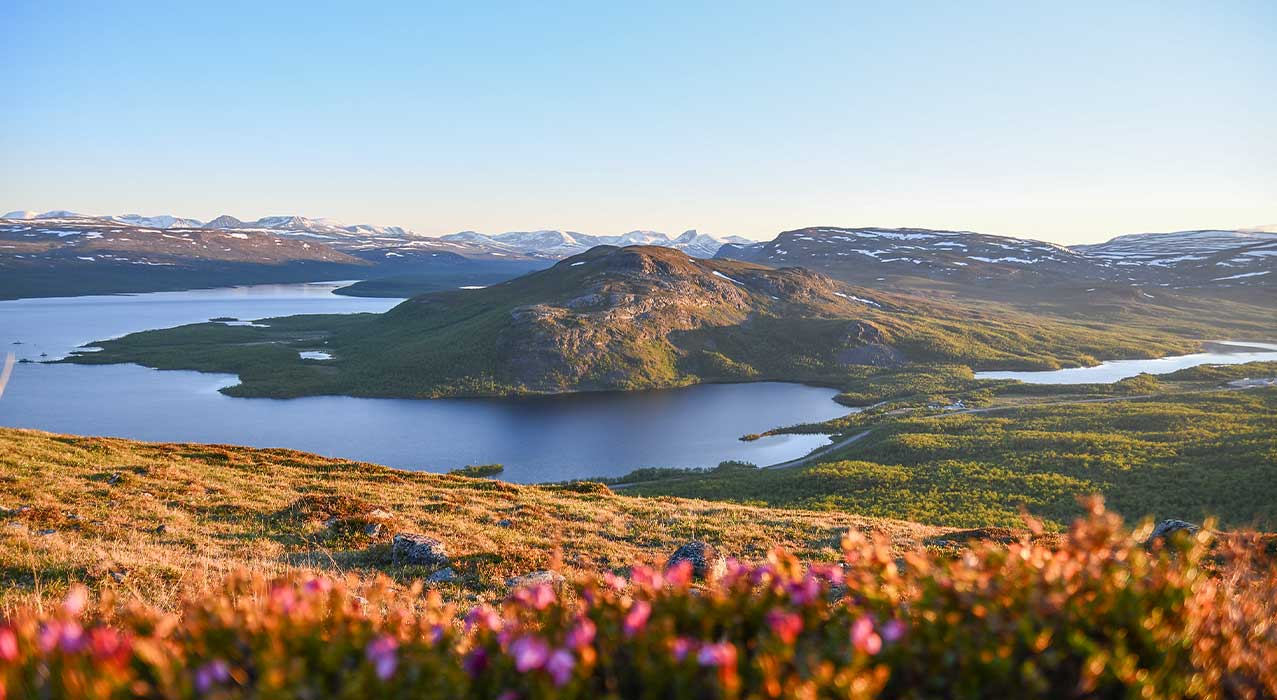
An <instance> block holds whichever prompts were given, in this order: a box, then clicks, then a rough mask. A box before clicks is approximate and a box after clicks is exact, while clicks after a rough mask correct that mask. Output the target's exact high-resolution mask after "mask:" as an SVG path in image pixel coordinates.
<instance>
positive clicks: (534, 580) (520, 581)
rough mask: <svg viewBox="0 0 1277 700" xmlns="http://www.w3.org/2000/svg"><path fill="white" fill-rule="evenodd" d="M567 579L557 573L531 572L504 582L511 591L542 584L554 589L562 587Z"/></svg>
mask: <svg viewBox="0 0 1277 700" xmlns="http://www.w3.org/2000/svg"><path fill="white" fill-rule="evenodd" d="M566 581H567V579H565V578H563V574H560V573H559V572H557V571H546V570H543V571H533V572H532V573H529V574H524V575H522V576H515V577H514V578H511V579H508V580H506V585H507V586H509V587H510V588H512V589H517V588H525V587H527V586H536V585H538V584H542V583H548V584H550V585H551V586H554V587H555V588H559V587H560V586H562V585H563V584H564V583H565V582H566Z"/></svg>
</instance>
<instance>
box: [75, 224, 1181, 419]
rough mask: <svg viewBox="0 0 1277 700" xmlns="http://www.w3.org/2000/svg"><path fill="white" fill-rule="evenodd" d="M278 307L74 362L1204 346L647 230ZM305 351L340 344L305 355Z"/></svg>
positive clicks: (933, 357)
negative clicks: (384, 292) (650, 239)
mask: <svg viewBox="0 0 1277 700" xmlns="http://www.w3.org/2000/svg"><path fill="white" fill-rule="evenodd" d="M261 323H262V325H264V326H265V327H250V326H235V327H228V326H226V325H224V324H216V323H205V324H194V325H189V326H182V327H179V328H174V329H167V330H161V331H148V332H144V333H135V334H132V335H129V336H126V337H124V338H121V339H117V340H110V341H102V342H98V343H95V345H98V346H100V347H102V348H103V350H102V351H101V352H94V353H83V354H79V355H75V356H73V357H72V358H70V360H69V361H72V362H80V363H86V364H102V363H114V362H137V363H140V364H144V365H147V366H151V367H158V368H162V369H196V370H205V371H220V372H234V373H237V374H238V375H239V376H240V379H241V381H242V384H240V385H239V386H235V387H231V388H230V389H228V390H227V393H231V394H234V395H240V396H271V397H288V396H300V395H312V394H346V395H356V396H393V397H413V398H425V397H442V396H493V395H511V394H524V393H558V392H567V391H598V390H632V389H645V388H657V387H672V386H681V385H686V384H692V383H697V382H731V381H756V380H784V381H803V382H812V383H820V384H826V385H831V386H838V387H842V388H847V387H850V386H852V385H857V384H860V383H863V381H864V380H865V379H866V378H874V377H877V376H879V375H882V374H889V373H899V372H902V371H903V372H906V373H910V374H912V373H917V372H931V371H933V370H934V365H935V364H936V363H951V364H957V365H963V366H965V367H971V368H978V369H979V368H986V369H993V368H1003V369H1053V368H1057V367H1060V366H1076V365H1086V364H1093V363H1094V362H1096V361H1097V358H1113V357H1151V356H1157V355H1160V354H1167V353H1174V352H1182V351H1187V350H1189V349H1191V348H1193V347H1194V346H1195V345H1196V343H1194V342H1192V341H1187V340H1184V339H1183V338H1181V337H1174V336H1172V335H1170V334H1168V333H1167V332H1164V331H1161V330H1158V329H1149V330H1144V329H1139V328H1132V327H1131V326H1129V325H1126V324H1123V325H1117V324H1113V325H1105V324H1103V323H1088V324H1082V323H1077V322H1068V321H1061V320H1055V319H1052V318H1047V317H1041V316H1036V315H1029V314H1025V313H1022V312H1016V311H1014V310H1012V309H1010V308H1009V307H1002V306H998V305H994V304H979V305H974V304H970V305H963V304H958V303H953V302H942V301H937V300H934V299H928V298H925V297H922V296H911V295H906V294H887V293H882V292H879V291H875V290H872V289H867V288H863V287H854V286H849V285H846V284H844V283H840V282H837V281H835V280H833V279H831V278H829V277H827V276H825V275H822V274H819V273H815V272H811V271H808V270H805V269H802V268H782V269H773V268H768V267H764V266H761V265H756V264H753V263H746V262H740V261H733V260H697V259H693V258H690V257H688V256H687V255H686V254H684V253H682V252H680V251H677V250H672V249H669V248H659V247H643V246H633V247H627V248H615V247H611V246H600V247H597V248H594V249H591V250H590V251H587V252H586V253H582V254H580V255H577V256H575V257H572V258H568V259H566V260H564V261H562V262H559V263H558V264H556V265H554V266H553V267H551V268H549V269H547V270H542V271H539V272H533V273H531V274H527V275H524V276H523V277H519V278H516V279H514V280H510V281H507V282H503V283H500V284H495V285H492V286H490V287H486V288H482V289H463V290H455V291H446V292H435V293H430V294H423V295H421V296H418V297H414V298H412V299H409V300H407V301H405V302H403V303H402V304H400V305H399V306H397V307H395V308H394V309H391V310H390V311H388V312H387V313H385V314H381V315H356V316H293V317H285V318H275V319H264V320H262V321H261ZM1176 330H1182V329H1179V328H1177V329H1176ZM301 350H323V351H324V352H326V353H328V354H329V355H331V359H326V360H307V359H302V358H301V357H299V355H298V352H299V351H301ZM962 371H963V372H968V376H969V371H968V370H965V369H964V370H962Z"/></svg>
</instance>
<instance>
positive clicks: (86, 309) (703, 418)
mask: <svg viewBox="0 0 1277 700" xmlns="http://www.w3.org/2000/svg"><path fill="white" fill-rule="evenodd" d="M343 284H344V283H322V284H298V285H260V286H254V287H237V288H230V289H212V290H198V291H190V292H158V293H152V294H137V295H127V296H125V295H121V296H95V297H74V298H58V299H24V300H18V301H3V302H0V355H2V354H4V353H6V352H9V351H12V352H15V353H17V355H18V357H20V358H29V359H32V360H40V359H42V358H41V355H42V354H44V355H46V357H45V358H43V359H51V358H57V357H62V356H64V355H66V354H67V353H68V352H69V351H70V350H71V349H72V348H74V347H76V346H79V345H82V344H84V343H87V342H91V341H94V340H101V339H104V338H110V337H115V336H119V335H123V334H125V333H130V332H134V331H139V330H145V329H151V328H165V327H168V326H173V325H178V324H183V323H194V322H199V321H206V320H208V319H210V318H215V317H223V316H226V317H234V318H238V319H244V320H249V319H259V318H266V317H270V316H283V315H288V314H298V313H356V312H380V311H384V310H386V309H388V308H390V307H391V306H393V305H394V304H396V303H398V300H396V299H361V298H355V297H343V296H338V295H334V294H332V290H333V289H335V288H337V287H339V286H342V285H343ZM15 342H20V343H21V344H19V345H15V344H14V343H15ZM235 382H236V380H235V377H233V376H231V375H224V374H201V373H198V372H174V371H164V372H161V371H157V370H151V369H146V368H144V367H139V366H137V365H108V366H86V365H48V364H38V363H32V364H19V365H17V366H16V368H15V369H14V373H13V376H12V379H11V380H10V382H9V385H8V388H7V389H5V392H4V394H3V396H2V397H0V425H5V426H12V427H21V428H38V429H41V430H51V431H56V432H65V433H76V434H83V435H110V436H117V437H128V438H136V439H141V440H157V441H190V442H222V443H234V444H241V445H251V446H255V447H290V448H295V449H300V450H306V451H310V452H317V453H319V454H323V455H328V456H333V457H339V458H347V459H358V460H366V461H371V462H378V463H381V464H388V465H391V466H396V467H401V468H405V469H423V470H429V471H445V470H448V469H452V468H455V467H459V466H464V465H466V464H486V463H493V462H499V463H502V464H505V465H506V471H505V474H504V476H503V478H505V479H508V480H511V481H521V482H533V481H555V480H561V479H570V478H581V477H588V476H618V475H621V474H624V473H627V472H629V471H631V470H632V469H636V468H639V467H650V466H689V467H690V466H697V467H699V466H712V465H714V464H717V463H718V462H719V461H721V460H724V459H740V460H746V461H750V462H754V463H756V464H773V463H776V462H782V461H785V460H788V459H793V458H795V457H799V456H802V455H804V454H806V453H807V452H809V451H811V450H813V449H815V448H816V447H819V446H820V445H823V444H825V443H826V442H827V439H826V438H825V437H823V436H819V435H803V436H777V437H769V438H764V439H762V440H758V441H756V442H752V443H744V442H741V441H740V440H738V439H737V438H739V437H740V436H741V435H743V434H745V433H752V432H760V431H763V430H766V429H768V428H774V427H777V426H782V425H791V424H794V423H802V422H812V421H822V420H828V419H830V418H834V417H837V416H840V415H844V414H846V413H847V411H848V409H846V408H844V407H841V406H839V405H838V404H836V403H834V402H833V401H832V400H831V399H832V398H833V396H834V395H835V393H836V392H834V391H833V390H831V389H821V388H816V387H808V386H802V385H798V384H784V383H757V384H723V385H705V386H696V387H689V388H686V389H675V390H668V391H650V392H631V393H612V394H586V395H576V396H565V397H550V398H536V399H515V400H507V399H451V400H441V401H414V400H404V399H364V398H350V397H328V396H325V397H309V398H301V399H287V400H276V399H239V398H230V397H227V396H224V395H222V394H220V393H218V391H217V390H218V389H220V388H222V387H225V386H229V385H231V384H234V383H235Z"/></svg>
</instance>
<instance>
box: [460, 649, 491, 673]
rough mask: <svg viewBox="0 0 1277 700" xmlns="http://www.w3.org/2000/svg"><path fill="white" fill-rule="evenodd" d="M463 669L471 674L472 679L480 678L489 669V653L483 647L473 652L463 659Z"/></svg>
mask: <svg viewBox="0 0 1277 700" xmlns="http://www.w3.org/2000/svg"><path fill="white" fill-rule="evenodd" d="M461 668H463V669H465V672H466V673H468V674H470V677H471V678H478V677H479V674H481V673H483V672H484V671H485V670H486V669H487V668H488V652H487V651H485V650H484V649H483V648H482V647H480V648H478V649H475V650H474V651H471V652H470V653H469V654H466V655H465V658H463V659H461Z"/></svg>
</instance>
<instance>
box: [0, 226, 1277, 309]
mask: <svg viewBox="0 0 1277 700" xmlns="http://www.w3.org/2000/svg"><path fill="white" fill-rule="evenodd" d="M599 245H615V246H627V245H657V246H665V247H670V248H676V249H678V250H681V251H683V252H685V253H687V254H689V255H691V256H693V257H701V258H709V257H720V258H734V259H739V260H745V261H749V262H758V263H764V264H767V265H772V266H776V267H807V268H811V269H815V270H820V271H823V272H826V273H828V274H830V275H832V276H834V277H836V278H839V279H842V280H844V281H849V282H853V283H856V284H863V285H866V286H876V285H895V286H897V287H902V288H910V287H911V286H913V287H916V286H917V284H918V283H919V282H921V281H922V280H924V279H926V280H932V281H939V282H941V283H943V284H944V285H945V286H949V287H952V288H954V289H957V290H959V293H969V294H977V293H981V292H982V290H989V289H998V290H1002V293H1003V295H1004V296H1005V293H1006V292H1007V290H1012V289H1022V290H1027V291H1035V290H1042V289H1046V288H1055V287H1061V286H1068V287H1084V288H1089V287H1091V286H1094V285H1096V284H1101V285H1108V286H1122V287H1128V288H1130V287H1138V288H1152V287H1163V288H1172V289H1185V288H1234V289H1237V288H1241V289H1249V290H1266V289H1270V288H1272V287H1274V286H1277V284H1275V282H1277V232H1274V230H1273V227H1263V226H1261V227H1255V228H1250V229H1240V230H1202V231H1179V232H1172V233H1141V234H1130V235H1123V236H1118V237H1116V238H1113V239H1111V240H1109V241H1107V242H1105V243H1098V244H1090V245H1075V246H1071V247H1070V246H1062V245H1057V244H1054V243H1047V242H1043V241H1036V240H1031V239H1026V238H1015V237H1009V236H994V235H988V234H982V233H975V232H971V231H947V230H933V229H918V228H894V229H893V228H876V227H864V228H844V227H830V226H819V227H811V228H804V229H797V230H793V231H785V232H783V233H781V234H779V235H778V236H777V237H776V238H775V239H773V240H770V241H759V242H756V241H750V240H748V239H744V238H740V237H737V236H731V237H727V238H726V239H719V238H715V237H713V236H708V235H705V234H702V233H699V232H697V231H694V230H691V231H686V232H684V233H682V234H680V235H677V236H670V235H669V234H666V233H663V232H660V231H650V230H635V231H629V232H627V233H623V234H619V235H598V234H588V233H582V232H578V231H563V230H534V231H509V232H505V233H496V234H485V233H480V232H476V231H462V232H460V233H453V234H449V235H445V236H439V237H431V236H424V235H419V234H417V233H415V232H413V231H411V230H409V229H406V228H402V227H399V226H374V225H369V224H355V225H348V224H343V223H340V222H336V221H332V220H330V219H317V218H308V217H302V216H267V217H262V218H260V219H256V220H254V221H243V220H240V219H238V218H236V217H233V216H230V215H222V216H219V217H217V218H215V219H213V220H212V221H208V222H203V221H200V220H197V219H192V218H186V217H179V216H172V215H160V216H140V215H136V214H125V215H116V216H86V215H83V214H78V213H75V212H71V211H65V210H59V211H49V212H43V213H36V212H31V211H13V212H8V213H6V214H5V215H4V216H3V217H0V268H6V267H8V268H12V267H13V266H14V265H18V266H27V267H31V266H34V265H43V266H45V268H46V269H47V268H49V267H50V266H56V265H62V264H70V265H78V264H80V263H79V262H77V261H87V260H89V259H92V260H93V261H94V262H97V263H98V264H99V266H100V264H101V261H103V260H111V261H116V262H129V263H131V264H135V265H139V264H146V265H172V264H186V263H187V262H192V261H194V262H193V264H197V263H198V261H208V260H222V261H225V262H230V261H236V262H237V263H243V264H253V263H266V264H273V263H268V262H267V261H268V260H272V259H275V258H270V257H268V258H264V259H259V258H258V257H256V256H260V255H262V254H263V252H264V251H267V250H269V251H271V252H272V255H274V256H276V257H279V256H285V254H286V256H290V257H288V258H287V259H290V260H316V261H324V262H326V263H333V264H338V263H340V264H354V265H371V266H373V267H374V268H376V271H377V272H378V273H379V274H401V273H415V272H416V271H418V270H419V269H420V267H421V266H423V265H427V266H428V265H435V264H438V263H440V262H443V261H448V260H451V261H464V260H469V261H487V262H491V263H509V262H518V263H521V264H527V265H532V266H537V265H540V266H544V265H548V264H549V263H550V262H552V261H554V260H558V259H562V258H565V257H570V256H572V255H577V254H579V253H582V252H585V251H586V250H589V249H590V248H593V247H595V246H599ZM112 256H115V257H112ZM359 276H361V277H363V276H364V275H359Z"/></svg>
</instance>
